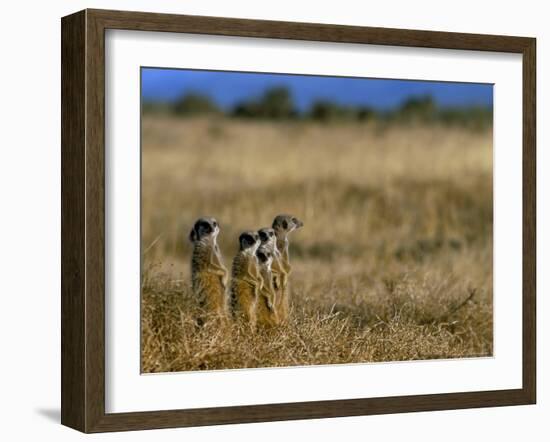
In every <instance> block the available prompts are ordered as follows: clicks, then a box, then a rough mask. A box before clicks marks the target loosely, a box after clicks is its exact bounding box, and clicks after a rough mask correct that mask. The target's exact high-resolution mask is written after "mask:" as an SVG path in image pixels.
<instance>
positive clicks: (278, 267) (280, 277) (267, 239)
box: [258, 227, 287, 291]
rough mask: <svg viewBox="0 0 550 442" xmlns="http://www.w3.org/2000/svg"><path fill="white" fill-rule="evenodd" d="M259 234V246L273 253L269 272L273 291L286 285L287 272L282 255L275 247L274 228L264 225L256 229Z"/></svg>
mask: <svg viewBox="0 0 550 442" xmlns="http://www.w3.org/2000/svg"><path fill="white" fill-rule="evenodd" d="M258 235H260V241H261V242H262V245H261V247H263V248H266V249H267V250H269V251H270V252H271V254H272V255H273V263H272V265H271V273H272V275H273V288H274V289H275V291H277V290H280V288H281V287H282V286H286V283H287V273H286V270H285V269H284V267H283V263H282V255H281V252H280V250H279V248H278V247H277V237H276V236H275V230H274V229H272V228H270V227H264V228H262V229H260V230H258Z"/></svg>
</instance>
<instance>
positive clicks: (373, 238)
mask: <svg viewBox="0 0 550 442" xmlns="http://www.w3.org/2000/svg"><path fill="white" fill-rule="evenodd" d="M142 129H143V133H142V254H143V257H142V259H143V274H142V299H141V307H142V319H141V326H142V371H143V372H166V371H182V370H201V369H207V370H211V369H226V368H244V367H267V366H294V365H309V364H331V363H352V362H375V361H397V360H400V361H401V360H414V359H432V358H460V357H477V356H489V355H491V354H492V351H493V333H492V329H493V317H492V311H493V303H492V290H493V285H492V274H493V272H492V220H493V209H492V207H493V205H492V132H491V130H486V131H481V132H480V131H477V132H476V131H470V130H466V129H461V128H458V127H444V126H437V125H425V126H418V125H417V126H415V125H409V126H405V125H390V126H384V125H382V124H380V123H353V122H352V123H339V124H327V125H321V124H318V123H313V122H300V121H295V122H277V123H273V122H261V121H240V120H231V119H227V118H223V117H219V118H179V119H178V118H175V117H166V116H164V117H159V116H147V115H146V116H145V117H144V119H143V124H142ZM281 212H283V213H290V214H293V215H295V216H297V217H298V218H300V219H302V220H303V221H304V227H303V229H301V230H299V231H297V232H295V233H293V235H292V237H291V262H292V265H293V273H292V275H291V280H290V284H291V292H292V301H291V302H292V317H291V320H290V321H289V323H288V324H286V325H285V326H281V327H279V328H276V329H273V330H259V331H257V332H254V333H252V332H250V331H249V330H248V329H246V328H243V327H241V326H239V325H235V324H228V325H224V326H220V325H218V324H216V323H214V322H211V323H207V324H206V325H205V326H203V327H202V328H199V327H197V326H196V322H195V313H196V306H195V302H194V299H193V295H192V293H191V290H190V281H189V279H190V278H189V258H190V252H191V244H190V243H189V242H188V240H187V235H188V233H189V231H190V229H191V226H192V224H193V222H194V220H195V219H196V218H197V217H199V216H202V215H210V216H214V217H216V218H217V219H218V221H219V222H220V224H221V228H222V231H221V233H220V237H219V242H220V247H221V249H222V252H223V254H224V256H225V263H226V266H227V267H228V268H230V265H231V259H232V257H233V255H234V254H235V252H236V250H237V237H238V234H239V233H240V232H241V231H243V230H248V229H256V228H260V227H263V226H267V225H269V224H270V223H271V221H272V219H273V217H274V216H275V215H276V214H278V213H281Z"/></svg>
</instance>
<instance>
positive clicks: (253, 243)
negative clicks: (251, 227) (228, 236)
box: [239, 231, 261, 255]
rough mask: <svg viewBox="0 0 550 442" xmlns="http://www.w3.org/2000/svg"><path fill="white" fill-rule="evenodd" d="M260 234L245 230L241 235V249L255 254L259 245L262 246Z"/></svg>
mask: <svg viewBox="0 0 550 442" xmlns="http://www.w3.org/2000/svg"><path fill="white" fill-rule="evenodd" d="M260 244H261V241H260V235H258V232H254V231H248V232H243V233H241V235H240V236H239V250H240V251H241V252H246V253H250V254H252V255H254V254H255V253H256V250H258V247H260Z"/></svg>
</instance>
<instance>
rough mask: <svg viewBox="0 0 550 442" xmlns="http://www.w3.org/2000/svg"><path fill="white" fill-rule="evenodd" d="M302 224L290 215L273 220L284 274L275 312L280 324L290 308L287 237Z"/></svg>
mask: <svg viewBox="0 0 550 442" xmlns="http://www.w3.org/2000/svg"><path fill="white" fill-rule="evenodd" d="M303 225H304V223H303V222H302V221H300V220H299V219H298V218H296V217H293V216H290V215H277V216H276V217H275V219H274V220H273V225H272V227H273V230H274V232H275V237H276V238H277V240H276V245H277V249H278V250H279V252H280V254H281V259H280V261H281V267H282V269H283V270H284V272H285V283H284V284H281V287H280V289H279V290H278V293H277V294H278V296H277V305H276V310H277V314H278V316H279V320H280V321H281V322H285V321H286V320H287V319H288V311H289V308H290V301H289V297H290V292H289V288H288V276H289V275H290V273H291V271H292V267H291V265H290V255H289V250H288V249H289V241H288V235H289V234H290V233H291V232H293V231H294V230H296V229H299V228H300V227H302V226H303Z"/></svg>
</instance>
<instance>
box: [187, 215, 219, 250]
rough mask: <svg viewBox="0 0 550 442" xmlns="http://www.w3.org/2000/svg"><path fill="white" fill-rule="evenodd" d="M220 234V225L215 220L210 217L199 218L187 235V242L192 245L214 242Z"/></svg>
mask: <svg viewBox="0 0 550 442" xmlns="http://www.w3.org/2000/svg"><path fill="white" fill-rule="evenodd" d="M218 233H220V225H219V224H218V221H216V219H215V218H212V217H210V216H206V217H202V218H199V219H198V220H197V221H195V224H194V225H193V228H192V229H191V233H189V240H190V241H191V242H192V243H196V242H200V241H204V240H214V241H215V240H216V237H217V236H218Z"/></svg>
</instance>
